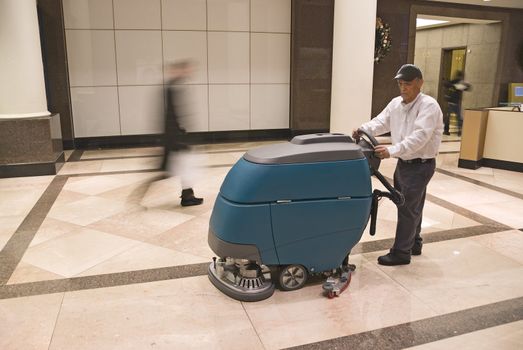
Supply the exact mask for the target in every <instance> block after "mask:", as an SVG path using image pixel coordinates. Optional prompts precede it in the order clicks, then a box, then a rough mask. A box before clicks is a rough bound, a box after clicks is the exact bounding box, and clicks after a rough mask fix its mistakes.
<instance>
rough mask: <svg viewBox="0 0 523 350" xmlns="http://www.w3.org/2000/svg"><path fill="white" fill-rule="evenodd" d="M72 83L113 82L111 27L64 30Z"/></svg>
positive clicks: (114, 60) (77, 84)
mask: <svg viewBox="0 0 523 350" xmlns="http://www.w3.org/2000/svg"><path fill="white" fill-rule="evenodd" d="M65 34H66V40H67V59H68V61H69V67H68V68H69V82H70V84H71V86H99V85H116V57H115V52H114V32H113V31H112V30H66V31H65Z"/></svg>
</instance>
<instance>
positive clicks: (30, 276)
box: [7, 261, 65, 284]
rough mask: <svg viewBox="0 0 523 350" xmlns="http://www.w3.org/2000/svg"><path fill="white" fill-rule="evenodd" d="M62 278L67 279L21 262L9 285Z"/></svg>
mask: <svg viewBox="0 0 523 350" xmlns="http://www.w3.org/2000/svg"><path fill="white" fill-rule="evenodd" d="M61 278H65V276H62V275H58V274H56V273H52V272H50V271H47V270H44V269H41V268H39V267H36V266H34V265H31V264H28V263H25V262H23V261H21V262H20V263H19V264H18V266H17V267H16V269H15V270H14V272H13V274H12V275H11V277H10V278H9V281H7V284H18V283H29V282H37V281H49V280H56V279H61Z"/></svg>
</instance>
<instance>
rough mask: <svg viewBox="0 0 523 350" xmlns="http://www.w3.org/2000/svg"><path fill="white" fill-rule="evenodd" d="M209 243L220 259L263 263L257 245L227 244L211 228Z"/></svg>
mask: <svg viewBox="0 0 523 350" xmlns="http://www.w3.org/2000/svg"><path fill="white" fill-rule="evenodd" d="M207 241H208V243H209V247H210V248H211V250H212V251H213V252H214V253H215V254H216V255H217V256H219V257H220V258H223V257H233V258H235V259H247V260H252V261H257V262H258V263H262V261H261V257H260V252H259V250H258V248H257V247H256V246H255V245H252V244H238V243H230V242H226V241H224V240H222V239H220V238H218V236H216V234H215V233H214V232H213V230H212V229H211V228H209V234H208V237H207Z"/></svg>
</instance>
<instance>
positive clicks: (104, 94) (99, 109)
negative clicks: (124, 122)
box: [71, 86, 120, 137]
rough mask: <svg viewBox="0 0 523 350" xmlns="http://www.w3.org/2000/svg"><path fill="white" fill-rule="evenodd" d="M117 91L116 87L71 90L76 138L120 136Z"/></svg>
mask: <svg viewBox="0 0 523 350" xmlns="http://www.w3.org/2000/svg"><path fill="white" fill-rule="evenodd" d="M116 89H117V88H116V86H112V87H77V88H75V87H73V88H71V102H72V108H73V116H74V136H75V137H93V136H112V135H120V120H119V116H118V95H117V91H116Z"/></svg>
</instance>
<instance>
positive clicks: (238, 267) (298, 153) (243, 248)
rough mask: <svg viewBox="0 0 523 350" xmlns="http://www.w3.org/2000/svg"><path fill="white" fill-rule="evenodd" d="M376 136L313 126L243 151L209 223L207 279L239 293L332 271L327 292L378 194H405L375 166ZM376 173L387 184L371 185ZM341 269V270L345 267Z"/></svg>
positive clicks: (262, 292)
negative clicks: (323, 130)
mask: <svg viewBox="0 0 523 350" xmlns="http://www.w3.org/2000/svg"><path fill="white" fill-rule="evenodd" d="M377 144H378V142H377V141H376V139H374V138H373V137H371V136H367V137H366V139H365V138H362V139H360V141H359V143H358V144H356V143H354V141H353V140H352V138H351V137H350V136H347V135H343V134H312V135H303V136H297V137H295V138H293V139H292V140H291V141H290V142H286V143H280V144H274V145H269V146H264V147H260V148H256V149H253V150H250V151H248V152H247V153H246V154H245V155H244V156H243V157H242V158H241V159H240V160H239V161H238V162H237V163H236V164H235V165H234V166H233V167H232V168H231V170H230V171H229V173H228V174H227V176H226V178H225V180H224V182H223V184H222V186H221V188H220V193H219V195H218V197H217V198H216V202H215V205H214V209H213V212H212V215H211V219H210V223H209V236H208V241H209V246H210V247H211V249H212V250H213V251H214V252H215V253H216V255H217V256H218V257H217V258H214V259H213V260H214V261H213V262H212V263H211V264H210V266H209V271H208V272H209V279H210V280H211V282H212V283H213V284H214V285H215V286H216V287H217V288H218V289H219V290H221V291H222V292H223V293H225V294H227V295H228V296H230V297H232V298H234V299H237V300H241V301H258V300H262V299H265V298H268V297H270V296H271V295H272V294H273V292H274V289H275V286H276V285H279V287H280V288H281V289H282V290H288V291H290V290H296V289H299V288H301V287H303V285H304V284H305V283H306V281H307V278H308V276H309V275H312V274H326V275H332V274H333V273H335V272H336V271H337V272H338V273H339V274H340V275H341V279H340V281H338V282H336V281H333V280H330V282H329V281H328V282H327V283H326V285H324V290H325V292H326V294H327V295H328V296H330V297H332V296H335V295H337V294H339V293H341V291H342V288H343V287H346V284H348V281H350V272H351V266H350V265H349V263H348V255H349V253H350V251H351V249H352V248H353V247H354V246H355V245H356V243H358V241H359V240H360V238H361V236H362V233H363V231H364V229H365V227H366V225H367V223H368V220H369V218H370V219H371V234H374V231H375V225H376V215H377V209H378V200H379V199H380V198H381V197H388V198H389V199H391V200H392V201H393V202H394V203H396V204H397V205H401V204H402V201H403V197H402V195H401V194H400V193H399V192H398V191H396V190H395V189H394V188H393V187H392V186H391V185H390V184H389V183H388V182H387V180H386V179H385V178H384V177H383V176H382V175H381V174H380V173H379V172H378V168H379V165H380V159H379V158H377V157H375V156H374V146H376V145H377ZM371 175H375V176H376V177H377V178H378V179H379V180H380V181H381V182H382V183H383V185H385V187H386V188H387V189H388V191H389V192H382V191H379V190H374V192H373V191H372V184H371ZM344 274H345V275H344Z"/></svg>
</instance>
